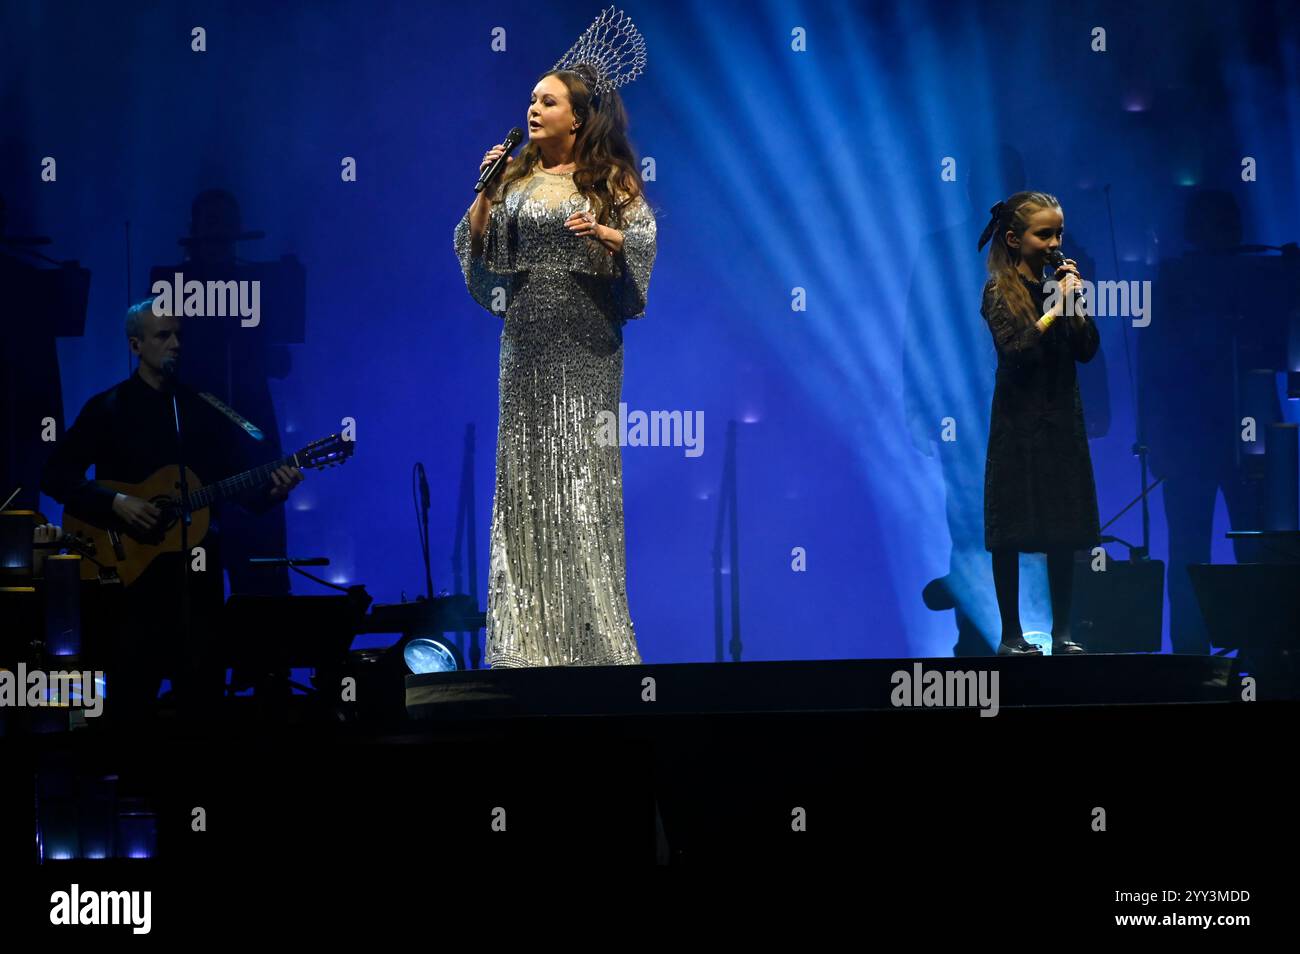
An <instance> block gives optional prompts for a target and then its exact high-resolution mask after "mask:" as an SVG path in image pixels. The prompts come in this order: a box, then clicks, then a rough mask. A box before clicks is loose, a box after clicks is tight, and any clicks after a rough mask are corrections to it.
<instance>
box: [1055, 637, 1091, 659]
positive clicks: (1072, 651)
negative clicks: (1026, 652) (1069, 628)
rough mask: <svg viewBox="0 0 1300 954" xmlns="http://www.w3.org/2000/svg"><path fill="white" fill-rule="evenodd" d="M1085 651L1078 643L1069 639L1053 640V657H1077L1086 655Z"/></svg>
mask: <svg viewBox="0 0 1300 954" xmlns="http://www.w3.org/2000/svg"><path fill="white" fill-rule="evenodd" d="M1086 652H1087V650H1086V649H1084V648H1083V647H1082V646H1080V645H1079V644H1078V643H1076V642H1074V641H1073V640H1070V639H1053V640H1052V655H1053V656H1078V655H1080V654H1082V653H1086Z"/></svg>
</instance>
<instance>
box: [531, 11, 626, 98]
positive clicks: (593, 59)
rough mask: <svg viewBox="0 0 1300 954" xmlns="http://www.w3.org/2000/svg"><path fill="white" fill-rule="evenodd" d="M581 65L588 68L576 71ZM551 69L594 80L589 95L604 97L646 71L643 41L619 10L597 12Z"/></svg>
mask: <svg viewBox="0 0 1300 954" xmlns="http://www.w3.org/2000/svg"><path fill="white" fill-rule="evenodd" d="M582 65H586V66H587V67H589V68H588V69H585V70H580V69H578V67H579V66H582ZM551 69H553V70H573V71H574V72H577V73H581V74H583V75H584V78H586V79H592V78H593V77H594V81H595V82H594V86H593V88H592V93H593V94H595V95H599V94H601V93H607V92H609V91H610V90H612V89H618V87H620V86H624V85H626V84H628V83H630V82H632V81H633V80H634V79H636V78H637V77H638V76H640V75H641V73H642V72H643V71H644V70H645V38H644V37H642V36H641V34H640V33H639V32H638V31H637V28H636V25H635V24H633V23H632V21H631V20H630V19H628V18H627V17H626V16H625V15H624V14H623V11H622V10H615V9H614V8H613V7H610V8H609V9H607V10H602V11H601V12H600V16H598V17H596V19H595V20H593V21H592V23H591V26H589V27H587V29H586V31H585V32H584V33H583V34H582V36H580V37H578V41H577V42H576V43H574V44H573V46H571V47H569V52H567V53H565V54H564V56H562V57H560V59H559V60H558V61H557V62H556V64H555V65H554V66H552V67H551Z"/></svg>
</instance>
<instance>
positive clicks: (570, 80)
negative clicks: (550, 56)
mask: <svg viewBox="0 0 1300 954" xmlns="http://www.w3.org/2000/svg"><path fill="white" fill-rule="evenodd" d="M548 76H556V77H558V78H559V80H560V82H561V83H563V84H564V86H565V88H566V89H568V91H569V103H570V105H571V106H572V108H573V115H574V117H575V118H576V119H577V120H578V122H580V123H581V124H582V125H580V126H579V127H578V134H577V136H576V137H575V138H574V142H573V162H574V171H573V185H574V187H575V188H576V189H577V190H578V192H579V193H580V194H581V195H582V196H583V197H585V198H586V199H587V200H588V201H590V202H591V207H592V210H593V211H594V212H595V213H596V221H597V222H599V223H600V224H601V225H609V226H611V227H618V226H620V225H621V223H622V217H623V212H624V210H625V209H626V208H627V207H628V206H629V205H631V204H632V202H633V200H634V199H636V197H637V196H638V195H640V194H641V176H640V175H639V174H638V173H637V160H636V155H635V153H634V152H633V151H632V144H631V143H630V142H629V141H628V138H627V126H628V121H627V109H626V108H625V107H624V106H623V99H622V97H620V96H619V95H618V90H609V91H608V92H605V93H601V94H600V95H599V96H595V97H593V95H592V92H591V90H592V87H593V86H595V82H596V76H595V72H594V71H593V70H592V69H591V67H589V66H587V64H585V63H580V64H578V65H577V66H576V67H574V69H572V70H547V71H546V72H545V73H543V74H542V75H541V76H539V77H537V80H538V82H541V81H542V80H543V79H545V78H546V77H548ZM541 157H542V151H541V149H540V148H539V147H538V146H537V144H536V143H533V142H530V143H528V145H526V146H524V148H523V149H522V150H520V153H519V155H518V156H517V157H516V158H515V161H514V162H512V163H510V164H509V165H508V166H506V170H505V172H503V173H502V174H501V175H500V176H498V177H497V180H496V184H495V186H494V187H493V191H492V194H491V195H490V196H489V198H490V199H491V200H492V201H494V202H496V201H499V200H500V197H501V196H502V195H503V194H504V193H505V191H506V189H508V188H509V187H510V185H511V183H513V182H516V181H518V180H519V179H522V178H524V177H525V176H527V175H529V174H530V173H531V172H532V171H533V167H534V166H536V165H537V163H538V161H539V160H540V159H541Z"/></svg>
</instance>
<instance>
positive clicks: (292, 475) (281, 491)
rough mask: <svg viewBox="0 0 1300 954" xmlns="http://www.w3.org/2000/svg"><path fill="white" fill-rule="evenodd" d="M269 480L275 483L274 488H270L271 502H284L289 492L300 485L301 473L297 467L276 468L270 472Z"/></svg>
mask: <svg viewBox="0 0 1300 954" xmlns="http://www.w3.org/2000/svg"><path fill="white" fill-rule="evenodd" d="M271 479H272V480H273V481H275V486H274V487H272V488H271V499H272V500H284V499H285V498H286V497H288V496H289V491H291V490H293V488H295V487H297V486H298V485H299V484H300V483H302V471H301V470H299V469H298V468H297V467H290V466H288V465H285V466H284V467H277V468H276V469H275V470H273V471H272V472H271Z"/></svg>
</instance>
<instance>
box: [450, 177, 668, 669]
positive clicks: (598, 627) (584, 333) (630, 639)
mask: <svg viewBox="0 0 1300 954" xmlns="http://www.w3.org/2000/svg"><path fill="white" fill-rule="evenodd" d="M588 207H589V206H588V203H587V202H586V200H585V199H583V198H582V197H581V196H580V195H579V194H578V193H577V192H576V191H575V189H574V185H573V174H572V173H548V172H544V171H542V170H541V169H540V168H535V169H534V170H533V172H532V173H531V174H530V175H529V176H527V177H526V178H524V179H520V180H518V181H516V182H514V183H512V184H511V185H510V187H509V189H508V190H507V191H506V193H505V195H504V196H503V197H502V198H501V199H500V200H499V201H497V202H495V203H493V206H492V214H491V218H490V220H489V223H488V228H487V232H486V234H485V235H484V247H483V255H482V256H481V257H480V258H477V259H476V258H472V257H471V255H470V235H469V212H468V211H466V213H465V215H464V216H463V217H462V218H461V220H460V223H459V224H458V225H457V226H456V232H455V240H454V241H455V249H456V255H457V257H458V258H459V259H460V264H461V270H462V271H463V272H464V274H465V284H466V286H467V287H468V288H469V291H470V294H471V295H473V297H474V300H475V301H477V302H478V303H479V304H480V305H482V306H483V307H484V308H486V309H487V310H488V311H489V312H492V313H493V314H494V315H496V316H497V317H498V318H501V319H504V327H503V328H502V331H501V368H500V375H501V376H500V423H499V425H498V430H497V456H496V489H495V493H494V496H493V500H492V531H491V547H490V549H491V557H490V563H489V570H488V606H487V647H486V651H485V654H484V656H485V658H484V662H485V664H486V665H489V666H493V667H520V666H573V665H587V666H595V665H617V664H633V663H639V662H641V654H640V652H639V651H638V650H637V644H636V634H635V633H634V631H633V628H632V620H631V617H630V615H629V613H628V606H627V588H626V562H625V561H626V547H625V543H624V536H623V471H622V459H621V456H620V452H619V448H618V446H617V445H615V446H602V444H601V442H599V441H598V440H597V433H598V431H599V430H600V419H599V418H598V417H597V415H598V414H600V412H601V411H608V412H610V413H611V414H613V415H614V416H615V419H616V418H617V415H618V405H619V400H620V394H621V391H622V380H623V325H624V323H625V322H626V321H627V319H629V318H640V317H643V316H644V313H645V306H646V293H647V290H648V288H649V284H650V272H651V269H652V268H653V266H654V259H655V250H656V246H655V233H656V227H655V218H654V213H653V212H652V211H651V210H650V207H649V206H648V205H647V204H646V202H645V200H644V199H643V198H640V197H639V198H637V199H636V200H635V201H634V203H633V204H632V205H631V206H630V207H629V208H628V209H627V211H626V212H625V213H624V219H623V221H622V222H613V223H610V224H611V225H612V226H613V227H616V228H619V230H620V231H622V232H623V236H624V238H623V248H622V250H621V251H620V252H619V253H618V254H617V255H610V254H609V252H608V251H607V250H606V249H605V248H604V246H602V245H601V244H600V243H599V242H596V241H595V240H592V239H587V238H579V237H577V236H575V235H573V234H572V233H570V232H569V230H568V229H566V228H565V226H564V222H565V220H567V219H568V217H569V216H570V215H572V214H573V212H575V211H577V210H583V209H587V208H588ZM605 433H608V431H605ZM606 443H608V442H606Z"/></svg>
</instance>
